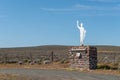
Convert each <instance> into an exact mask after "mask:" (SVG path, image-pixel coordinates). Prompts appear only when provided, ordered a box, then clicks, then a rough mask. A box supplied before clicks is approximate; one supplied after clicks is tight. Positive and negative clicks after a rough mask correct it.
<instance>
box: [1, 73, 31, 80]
mask: <svg viewBox="0 0 120 80" xmlns="http://www.w3.org/2000/svg"><path fill="white" fill-rule="evenodd" d="M0 80H32V79H30V78H27V77H23V76H20V75H14V74H0Z"/></svg>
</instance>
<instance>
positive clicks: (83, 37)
mask: <svg viewBox="0 0 120 80" xmlns="http://www.w3.org/2000/svg"><path fill="white" fill-rule="evenodd" d="M77 27H78V29H79V30H80V44H81V45H83V44H84V43H83V42H84V39H85V34H86V30H85V29H84V27H83V23H81V24H79V21H78V20H77Z"/></svg>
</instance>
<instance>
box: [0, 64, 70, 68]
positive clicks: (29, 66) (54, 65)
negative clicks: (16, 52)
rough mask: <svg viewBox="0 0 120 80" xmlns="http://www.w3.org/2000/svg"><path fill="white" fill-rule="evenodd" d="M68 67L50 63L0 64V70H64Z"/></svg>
mask: <svg viewBox="0 0 120 80" xmlns="http://www.w3.org/2000/svg"><path fill="white" fill-rule="evenodd" d="M68 66H69V64H60V63H51V64H40V65H39V64H34V65H30V64H23V65H19V64H0V68H1V69H8V68H10V69H11V68H32V69H34V68H35V69H65V68H67V67H68Z"/></svg>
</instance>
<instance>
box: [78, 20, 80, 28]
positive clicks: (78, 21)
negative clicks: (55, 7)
mask: <svg viewBox="0 0 120 80" xmlns="http://www.w3.org/2000/svg"><path fill="white" fill-rule="evenodd" d="M77 27H78V29H80V26H79V21H78V20H77Z"/></svg>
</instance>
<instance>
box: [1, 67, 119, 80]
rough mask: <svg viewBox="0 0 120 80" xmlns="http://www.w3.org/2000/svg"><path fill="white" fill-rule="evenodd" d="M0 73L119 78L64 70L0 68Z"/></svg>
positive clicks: (68, 79) (47, 79)
mask: <svg viewBox="0 0 120 80" xmlns="http://www.w3.org/2000/svg"><path fill="white" fill-rule="evenodd" d="M0 73H7V74H18V75H21V76H26V77H30V78H32V80H120V76H116V75H107V74H95V73H86V72H77V71H65V70H40V69H0Z"/></svg>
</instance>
